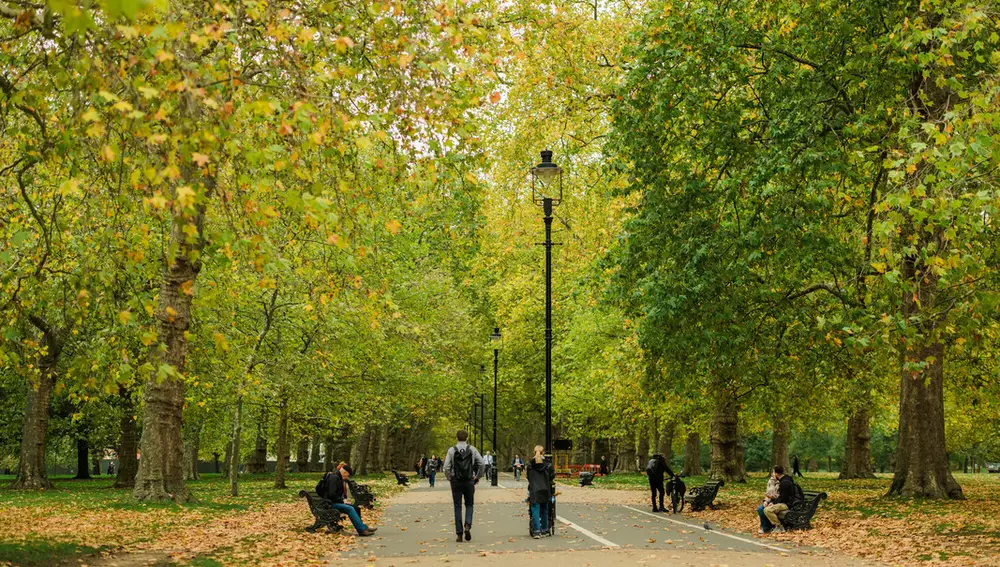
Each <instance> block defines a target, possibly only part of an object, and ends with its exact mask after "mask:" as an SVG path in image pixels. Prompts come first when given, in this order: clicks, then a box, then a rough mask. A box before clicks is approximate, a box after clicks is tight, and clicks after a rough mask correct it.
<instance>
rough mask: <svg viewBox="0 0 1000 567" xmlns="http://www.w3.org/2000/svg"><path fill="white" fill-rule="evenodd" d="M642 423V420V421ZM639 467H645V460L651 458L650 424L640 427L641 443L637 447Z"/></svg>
mask: <svg viewBox="0 0 1000 567" xmlns="http://www.w3.org/2000/svg"><path fill="white" fill-rule="evenodd" d="M640 423H641V422H640ZM636 457H637V462H638V463H639V465H638V469H639V470H643V469H644V468H645V464H646V463H645V461H647V460H649V426H648V425H647V426H645V427H640V428H639V444H638V447H637V448H636Z"/></svg>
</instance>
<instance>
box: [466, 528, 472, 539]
mask: <svg viewBox="0 0 1000 567" xmlns="http://www.w3.org/2000/svg"><path fill="white" fill-rule="evenodd" d="M471 530H472V524H465V541H472V531H471Z"/></svg>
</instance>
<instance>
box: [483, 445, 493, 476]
mask: <svg viewBox="0 0 1000 567" xmlns="http://www.w3.org/2000/svg"><path fill="white" fill-rule="evenodd" d="M483 461H484V462H485V463H486V480H489V481H492V480H493V474H494V473H493V462H494V457H493V454H492V453H491V452H489V451H486V455H485V456H483Z"/></svg>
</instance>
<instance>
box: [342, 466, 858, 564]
mask: <svg viewBox="0 0 1000 567" xmlns="http://www.w3.org/2000/svg"><path fill="white" fill-rule="evenodd" d="M526 490H527V483H526V482H525V481H520V482H515V481H514V480H513V477H512V476H511V475H509V474H508V475H502V476H501V480H500V486H497V487H492V486H489V485H488V484H487V483H486V482H485V481H484V482H480V484H479V487H478V488H477V490H476V505H475V518H474V520H473V527H472V535H473V539H472V541H471V542H462V543H458V542H456V541H455V526H454V519H453V518H454V515H453V514H454V512H453V507H452V502H451V491H450V488H449V486H448V482H447V481H444V482H438V483H437V486H436V487H434V488H430V487H429V486H428V483H427V481H414V482H413V485H412V486H411V487H410V488H409V489H407V490H406V492H404V493H402V494H400V495H398V496H396V497H394V498H393V499H392V501H391V502H390V505H389V506H388V508H387V509H386V511H385V513H384V515H383V517H382V523H381V525H379V526H378V528H379V531H378V534H377V535H376V536H375V537H372V538H364V539H359V546H358V547H357V548H356V549H354V550H352V551H350V552H345V553H341V554H338V555H337V556H334V557H331V558H329V559H328V564H329V565H331V566H336V565H359V564H368V565H371V564H372V563H373V562H374V563H375V564H381V565H400V566H402V565H431V564H435V565H437V564H440V563H442V562H444V563H448V562H453V561H455V562H461V563H462V564H463V566H464V565H466V564H467V563H473V564H475V565H483V566H489V565H500V564H501V562H504V563H509V562H510V561H516V560H518V559H528V558H532V559H535V560H542V561H544V560H546V558H549V560H551V561H554V562H555V563H554V565H568V564H570V562H572V564H574V565H580V566H582V565H593V566H595V567H600V566H604V565H607V566H611V565H615V566H616V567H617V566H618V565H620V564H622V563H624V564H631V565H639V564H643V563H646V562H650V563H653V562H662V561H667V562H668V563H669V564H671V565H691V566H692V567H694V566H698V567H709V566H712V565H720V566H721V565H733V566H736V565H744V566H748V567H758V566H759V567H763V566H765V565H767V566H774V567H800V566H801V567H804V566H806V565H808V566H811V567H813V566H815V567H826V566H829V567H833V566H843V567H863V566H869V565H871V563H865V562H862V561H859V560H855V559H852V558H848V557H844V556H836V555H834V554H831V553H826V552H823V551H822V550H815V549H804V548H797V547H796V546H794V545H788V544H786V543H784V542H782V543H780V544H775V542H773V541H769V540H766V539H758V538H754V537H752V536H750V535H747V534H738V533H732V532H730V531H727V530H724V529H720V528H718V527H717V526H711V525H710V526H708V527H709V529H705V524H704V523H702V522H700V521H697V520H696V519H693V518H691V517H686V516H683V515H680V514H678V515H669V514H667V515H664V514H652V513H650V512H649V508H648V506H649V504H648V502H647V501H646V500H645V499H644V496H645V493H643V492H634V491H616V490H604V489H596V488H593V487H587V488H580V487H576V486H568V485H560V486H559V490H560V492H561V494H560V495H559V497H558V499H557V500H558V504H557V518H558V520H559V521H558V522H557V524H556V535H555V536H553V537H550V538H544V539H540V540H536V539H532V538H531V537H530V536H529V535H528V511H527V505H526V504H525V503H524V499H525V496H526ZM748 513H753V511H752V510H751V511H749V512H748ZM512 554H517V555H512Z"/></svg>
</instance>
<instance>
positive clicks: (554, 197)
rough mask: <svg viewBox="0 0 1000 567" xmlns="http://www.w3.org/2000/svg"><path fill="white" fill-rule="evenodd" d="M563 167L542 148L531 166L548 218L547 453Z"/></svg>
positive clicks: (535, 196) (534, 193) (536, 195)
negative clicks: (555, 226)
mask: <svg viewBox="0 0 1000 567" xmlns="http://www.w3.org/2000/svg"><path fill="white" fill-rule="evenodd" d="M562 174H563V170H562V168H561V167H559V166H558V165H556V164H555V163H554V162H553V161H552V151H551V150H544V151H542V162H541V163H539V164H538V165H536V166H535V167H533V168H531V198H532V200H533V201H534V202H535V204H536V205H539V204H540V205H541V206H542V212H543V213H544V216H543V217H542V220H544V221H545V242H543V243H542V246H544V247H545V454H546V455H549V454H551V453H552V246H553V243H552V207H554V206H555V205H558V204H559V203H560V202H562Z"/></svg>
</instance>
